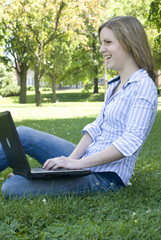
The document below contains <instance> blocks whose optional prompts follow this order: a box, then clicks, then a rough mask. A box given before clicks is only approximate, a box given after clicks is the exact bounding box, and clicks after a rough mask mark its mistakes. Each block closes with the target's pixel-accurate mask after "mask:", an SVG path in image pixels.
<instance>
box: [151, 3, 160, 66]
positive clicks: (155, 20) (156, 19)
mask: <svg viewBox="0 0 161 240" xmlns="http://www.w3.org/2000/svg"><path fill="white" fill-rule="evenodd" d="M148 20H149V22H150V23H151V25H152V27H154V28H156V29H157V33H156V34H155V36H154V42H153V54H154V61H155V67H156V69H160V68H161V33H160V29H161V2H160V0H154V1H152V2H151V4H150V11H149V17H148Z"/></svg>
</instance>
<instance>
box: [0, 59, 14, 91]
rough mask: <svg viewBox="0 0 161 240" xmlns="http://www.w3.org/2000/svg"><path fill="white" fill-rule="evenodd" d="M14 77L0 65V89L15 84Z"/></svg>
mask: <svg viewBox="0 0 161 240" xmlns="http://www.w3.org/2000/svg"><path fill="white" fill-rule="evenodd" d="M16 81H17V80H16V76H15V73H14V72H13V71H7V69H6V67H5V66H4V65H3V64H2V63H0V88H2V87H5V86H6V85H9V84H13V83H16Z"/></svg>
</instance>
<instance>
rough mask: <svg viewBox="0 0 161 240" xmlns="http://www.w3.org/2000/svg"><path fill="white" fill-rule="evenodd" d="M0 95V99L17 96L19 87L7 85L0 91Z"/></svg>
mask: <svg viewBox="0 0 161 240" xmlns="http://www.w3.org/2000/svg"><path fill="white" fill-rule="evenodd" d="M0 95H1V96H2V97H10V96H19V95H20V87H18V86H16V85H13V84H9V85H7V86H6V87H4V88H1V89H0Z"/></svg>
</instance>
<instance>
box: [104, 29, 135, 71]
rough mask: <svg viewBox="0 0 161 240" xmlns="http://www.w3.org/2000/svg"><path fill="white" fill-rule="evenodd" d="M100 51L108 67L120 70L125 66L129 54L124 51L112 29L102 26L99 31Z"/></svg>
mask: <svg viewBox="0 0 161 240" xmlns="http://www.w3.org/2000/svg"><path fill="white" fill-rule="evenodd" d="M100 42H101V47H100V53H102V55H103V56H104V58H105V60H106V64H107V67H108V68H109V69H113V70H116V71H117V72H119V73H120V72H122V71H124V69H125V68H126V66H127V64H128V62H129V59H130V58H131V55H130V54H129V53H128V51H125V50H124V49H123V48H122V46H121V44H120V42H119V41H118V39H117V38H116V36H115V34H114V33H113V31H112V30H111V29H109V28H107V27H104V28H103V29H102V30H101V32H100Z"/></svg>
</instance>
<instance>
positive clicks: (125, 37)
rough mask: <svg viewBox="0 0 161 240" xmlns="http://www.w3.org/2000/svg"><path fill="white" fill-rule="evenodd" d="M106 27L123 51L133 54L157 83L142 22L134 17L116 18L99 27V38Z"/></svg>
mask: <svg viewBox="0 0 161 240" xmlns="http://www.w3.org/2000/svg"><path fill="white" fill-rule="evenodd" d="M104 27H107V28H109V29H111V30H112V31H113V33H114V34H115V36H116V37H117V39H118V40H119V42H120V44H121V46H122V47H123V49H124V50H125V51H128V52H129V53H131V55H132V56H133V57H134V59H135V61H136V63H137V65H138V66H139V68H144V69H145V70H147V72H148V74H149V76H150V77H151V78H152V79H153V80H154V81H155V72H154V63H153V58H152V55H151V51H150V47H149V44H148V40H147V36H146V33H145V30H144V28H143V26H142V24H141V23H140V21H139V20H138V19H137V18H135V17H132V16H118V17H114V18H112V19H110V20H109V21H107V22H105V23H103V24H102V25H101V26H100V27H99V29H98V34H99V37H100V32H101V30H102V29H103V28H104Z"/></svg>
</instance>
